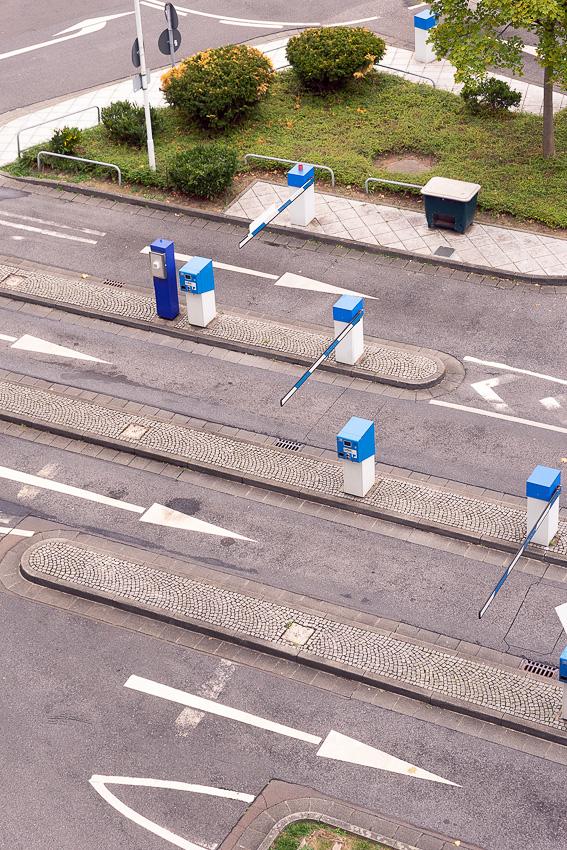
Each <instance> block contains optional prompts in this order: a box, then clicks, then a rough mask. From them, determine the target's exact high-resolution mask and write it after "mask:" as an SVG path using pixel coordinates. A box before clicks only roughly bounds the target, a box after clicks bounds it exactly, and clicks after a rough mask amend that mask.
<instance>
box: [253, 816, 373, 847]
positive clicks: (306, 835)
mask: <svg viewBox="0 0 567 850" xmlns="http://www.w3.org/2000/svg"><path fill="white" fill-rule="evenodd" d="M335 844H340V846H341V850H390V848H388V847H386V846H384V844H378V843H376V842H375V841H369V840H368V839H366V838H361V837H360V836H358V835H353V833H351V832H345V831H344V830H342V829H336V828H335V827H333V826H327V824H324V823H320V822H315V821H307V820H303V821H296V822H295V823H291V824H290V825H289V826H288V827H286V828H285V829H284V831H283V832H282V833H280V835H278V837H277V838H276V840H275V841H274V843H273V844H272V846H271V847H270V850H298V848H305V850H332V848H333V846H334V845H335Z"/></svg>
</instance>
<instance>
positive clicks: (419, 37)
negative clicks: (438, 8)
mask: <svg viewBox="0 0 567 850" xmlns="http://www.w3.org/2000/svg"><path fill="white" fill-rule="evenodd" d="M436 24H437V20H436V18H435V15H432V14H431V12H430V11H429V9H422V11H421V12H418V13H417V15H414V16H413V32H414V37H415V53H414V56H415V61H416V62H423V63H424V64H425V65H427V63H428V62H433V60H434V59H436V58H437V57H436V55H435V51H434V50H433V47H432V46H431V45H430V44H428V43H427V39H428V38H429V34H430V31H431V30H432V29H433V27H434V26H435V25H436Z"/></svg>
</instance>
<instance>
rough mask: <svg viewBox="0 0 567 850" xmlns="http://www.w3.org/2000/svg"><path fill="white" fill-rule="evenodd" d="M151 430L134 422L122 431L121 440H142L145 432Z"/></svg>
mask: <svg viewBox="0 0 567 850" xmlns="http://www.w3.org/2000/svg"><path fill="white" fill-rule="evenodd" d="M148 430H149V428H147V427H146V426H144V425H135V424H134V423H133V422H132V423H131V424H130V425H127V426H126V427H125V428H124V430H123V431H121V433H120V435H119V436H120V439H121V440H141V439H142V437H143V436H144V434H145V433H146V432H147V431H148Z"/></svg>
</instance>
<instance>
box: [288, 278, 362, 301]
mask: <svg viewBox="0 0 567 850" xmlns="http://www.w3.org/2000/svg"><path fill="white" fill-rule="evenodd" d="M275 285H276V286H287V287H288V288H289V289H309V290H311V292H330V293H332V294H334V295H345V294H346V295H358V296H359V298H372V299H373V300H376V299H375V296H374V295H365V294H364V293H363V292H355V290H354V289H345V287H344V286H333V284H332V283H323V282H322V281H320V280H313V279H312V278H310V277H303V276H302V275H300V274H293V273H292V272H286V273H285V274H282V276H281V277H280V279H279V280H278V281H276V284H275Z"/></svg>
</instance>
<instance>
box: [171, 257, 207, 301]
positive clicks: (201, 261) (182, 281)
mask: <svg viewBox="0 0 567 850" xmlns="http://www.w3.org/2000/svg"><path fill="white" fill-rule="evenodd" d="M179 287H180V289H182V290H183V292H193V293H194V294H195V295H200V294H201V293H203V292H210V291H211V290H212V289H214V288H215V276H214V273H213V261H212V260H208V259H207V258H206V257H191V259H190V260H189V262H188V263H185V265H184V266H182V268H180V269H179Z"/></svg>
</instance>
